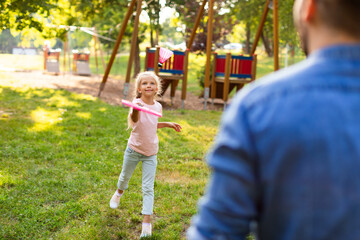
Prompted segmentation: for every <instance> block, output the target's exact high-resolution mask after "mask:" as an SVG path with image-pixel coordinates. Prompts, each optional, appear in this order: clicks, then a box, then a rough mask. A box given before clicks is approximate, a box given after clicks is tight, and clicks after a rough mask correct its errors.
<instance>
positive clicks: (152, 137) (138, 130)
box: [128, 98, 162, 156]
mask: <svg viewBox="0 0 360 240" xmlns="http://www.w3.org/2000/svg"><path fill="white" fill-rule="evenodd" d="M133 103H141V104H142V105H144V107H147V108H150V109H152V110H154V111H157V112H159V113H162V106H161V104H160V103H159V102H157V101H154V104H153V105H148V104H146V103H144V102H143V101H142V100H141V99H140V98H135V99H134V100H133ZM157 124H158V117H157V116H154V115H152V114H148V113H144V112H141V111H139V120H138V121H137V122H136V123H134V126H133V130H132V131H131V135H130V138H129V141H128V146H129V147H130V148H131V149H133V150H134V151H135V152H138V153H141V154H143V155H145V156H152V155H155V154H157V152H158V150H159V138H158V136H157V134H156V131H157Z"/></svg>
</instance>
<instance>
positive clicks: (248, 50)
mask: <svg viewBox="0 0 360 240" xmlns="http://www.w3.org/2000/svg"><path fill="white" fill-rule="evenodd" d="M250 36H251V32H250V24H249V23H246V42H245V49H244V52H245V54H250V51H251V49H250Z"/></svg>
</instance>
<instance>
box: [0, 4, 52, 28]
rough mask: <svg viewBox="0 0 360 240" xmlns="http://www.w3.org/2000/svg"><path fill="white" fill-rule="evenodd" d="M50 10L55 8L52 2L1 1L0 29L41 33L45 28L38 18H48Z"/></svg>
mask: <svg viewBox="0 0 360 240" xmlns="http://www.w3.org/2000/svg"><path fill="white" fill-rule="evenodd" d="M52 8H56V5H55V4H54V3H53V1H52V0H41V1H28V0H1V1H0V9H1V10H0V29H16V30H22V29H24V28H35V29H36V30H38V31H40V32H41V31H43V29H44V27H45V26H44V22H42V21H41V19H40V17H45V18H47V17H49V15H50V9H52Z"/></svg>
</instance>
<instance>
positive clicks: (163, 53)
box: [158, 47, 174, 67]
mask: <svg viewBox="0 0 360 240" xmlns="http://www.w3.org/2000/svg"><path fill="white" fill-rule="evenodd" d="M173 54H174V53H173V51H170V50H169V49H166V48H162V47H161V48H160V52H159V63H158V66H159V67H162V65H163V63H164V62H166V60H168V59H169V58H170V57H171V56H172V55H173Z"/></svg>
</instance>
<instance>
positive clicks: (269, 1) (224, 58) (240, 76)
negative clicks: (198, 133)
mask: <svg viewBox="0 0 360 240" xmlns="http://www.w3.org/2000/svg"><path fill="white" fill-rule="evenodd" d="M214 1H215V0H203V1H202V4H201V7H200V8H199V10H198V13H197V17H196V21H195V24H194V27H193V29H192V32H191V35H190V38H189V41H188V43H187V50H186V51H184V52H181V51H174V56H173V57H172V58H171V59H170V60H169V62H168V63H166V64H164V67H163V68H161V69H159V67H158V66H157V63H158V59H159V48H158V47H156V48H155V49H151V48H147V49H146V57H145V70H153V71H154V72H155V73H156V74H158V75H159V76H160V78H162V86H163V89H164V90H163V92H162V93H161V94H162V95H163V94H164V93H165V91H166V90H167V89H168V87H169V86H170V89H171V90H170V91H171V93H170V96H171V99H173V97H174V96H175V90H176V87H177V86H178V83H179V81H180V80H181V81H182V85H181V87H182V89H181V108H182V109H183V108H184V101H185V99H186V86H187V73H188V59H189V49H190V48H191V46H192V44H193V41H194V39H195V34H196V31H197V28H198V26H199V24H200V20H201V17H202V16H203V13H204V8H205V5H206V3H208V4H209V8H208V9H209V10H208V19H209V20H208V23H207V24H208V25H207V29H208V33H207V42H206V65H205V80H204V100H205V101H204V110H206V109H207V101H208V99H209V97H211V98H212V99H214V98H221V99H223V101H224V106H226V102H227V100H228V96H229V93H230V92H231V91H232V90H233V89H234V88H235V87H236V89H237V90H239V89H241V88H242V87H243V85H244V84H246V83H248V82H251V81H253V80H255V77H256V63H257V58H256V55H255V51H256V47H257V44H258V42H259V39H260V35H261V32H262V30H263V27H264V24H265V20H266V16H267V14H268V12H269V9H270V7H271V6H272V9H273V32H274V41H273V42H274V46H273V49H274V70H275V71H276V70H278V69H279V34H278V33H279V26H278V21H279V20H278V19H279V17H278V0H266V3H265V8H264V12H263V15H262V17H261V21H260V25H259V28H258V30H257V33H256V36H255V41H254V44H253V46H252V49H251V54H250V56H242V55H240V56H234V55H231V54H230V53H227V54H226V55H217V54H216V53H214V54H213V55H214V62H213V72H212V79H211V81H210V69H211V55H212V51H211V46H212V36H213V15H214ZM136 2H137V8H136V16H135V21H134V29H133V32H132V39H131V49H130V55H129V60H128V66H127V72H126V78H125V83H124V91H123V94H124V98H126V97H127V95H128V91H129V83H130V75H131V69H132V63H133V60H134V55H135V47H136V45H135V44H136V39H137V35H138V29H139V16H140V13H141V4H142V0H132V1H131V2H130V4H129V8H128V11H127V13H126V15H125V18H124V21H123V22H122V25H121V28H120V32H119V35H118V37H117V40H116V43H115V46H114V48H113V51H112V55H111V57H110V60H109V63H108V64H107V66H106V70H105V73H104V76H103V79H102V82H101V83H100V86H99V93H98V96H100V95H101V92H102V91H103V89H104V87H105V84H106V81H107V78H108V76H109V73H110V70H111V67H112V64H113V62H114V59H115V56H116V53H117V51H118V48H119V46H120V44H121V41H122V38H123V35H124V33H125V29H126V26H127V24H128V21H129V18H130V16H131V15H132V12H133V9H134V6H135V3H136ZM210 88H211V96H210Z"/></svg>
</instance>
